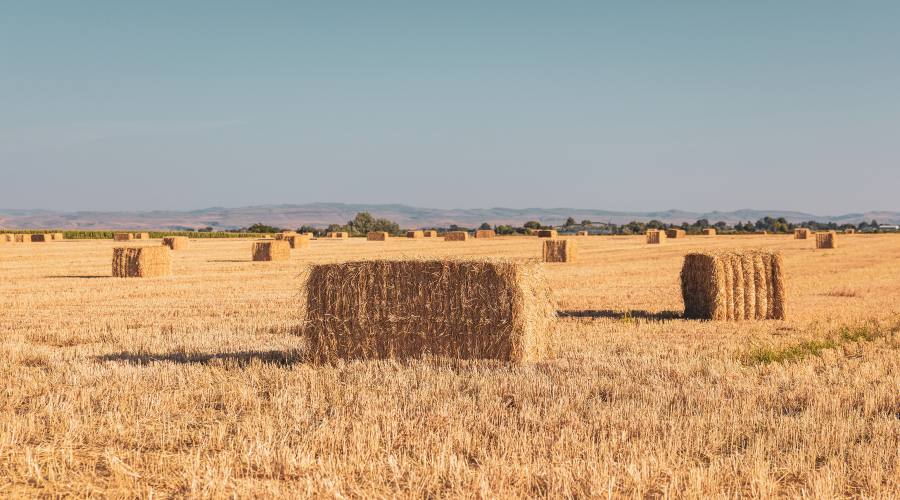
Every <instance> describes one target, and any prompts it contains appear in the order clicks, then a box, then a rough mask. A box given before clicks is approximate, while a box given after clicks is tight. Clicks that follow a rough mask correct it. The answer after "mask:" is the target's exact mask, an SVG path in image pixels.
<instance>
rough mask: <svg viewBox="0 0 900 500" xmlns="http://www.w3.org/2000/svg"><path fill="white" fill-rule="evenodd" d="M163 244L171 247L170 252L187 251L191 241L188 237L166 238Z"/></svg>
mask: <svg viewBox="0 0 900 500" xmlns="http://www.w3.org/2000/svg"><path fill="white" fill-rule="evenodd" d="M162 244H163V245H165V246H167V247H169V249H170V250H187V248H188V246H190V240H189V239H188V237H187V236H164V237H163V239H162Z"/></svg>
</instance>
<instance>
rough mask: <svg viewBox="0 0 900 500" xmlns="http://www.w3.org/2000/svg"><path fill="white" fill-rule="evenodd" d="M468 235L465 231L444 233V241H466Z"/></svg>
mask: <svg viewBox="0 0 900 500" xmlns="http://www.w3.org/2000/svg"><path fill="white" fill-rule="evenodd" d="M468 240H469V233H468V232H467V231H447V232H446V233H444V241H468Z"/></svg>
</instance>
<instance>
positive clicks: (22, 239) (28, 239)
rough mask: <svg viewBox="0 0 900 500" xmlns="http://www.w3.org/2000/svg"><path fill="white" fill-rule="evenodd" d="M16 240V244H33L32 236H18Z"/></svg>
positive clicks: (15, 236)
mask: <svg viewBox="0 0 900 500" xmlns="http://www.w3.org/2000/svg"><path fill="white" fill-rule="evenodd" d="M14 238H15V242H16V243H31V235H30V234H16V235H14Z"/></svg>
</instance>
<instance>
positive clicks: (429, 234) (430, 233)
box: [422, 229, 438, 238]
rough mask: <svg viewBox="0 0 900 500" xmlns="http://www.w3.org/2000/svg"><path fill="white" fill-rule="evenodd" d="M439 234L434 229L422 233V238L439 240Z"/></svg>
mask: <svg viewBox="0 0 900 500" xmlns="http://www.w3.org/2000/svg"><path fill="white" fill-rule="evenodd" d="M437 235H438V232H437V231H436V230H434V229H426V230H424V231H422V236H423V237H424V238H437Z"/></svg>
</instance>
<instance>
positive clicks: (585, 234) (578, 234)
mask: <svg viewBox="0 0 900 500" xmlns="http://www.w3.org/2000/svg"><path fill="white" fill-rule="evenodd" d="M587 235H588V232H587V231H578V232H577V233H575V236H587Z"/></svg>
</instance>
